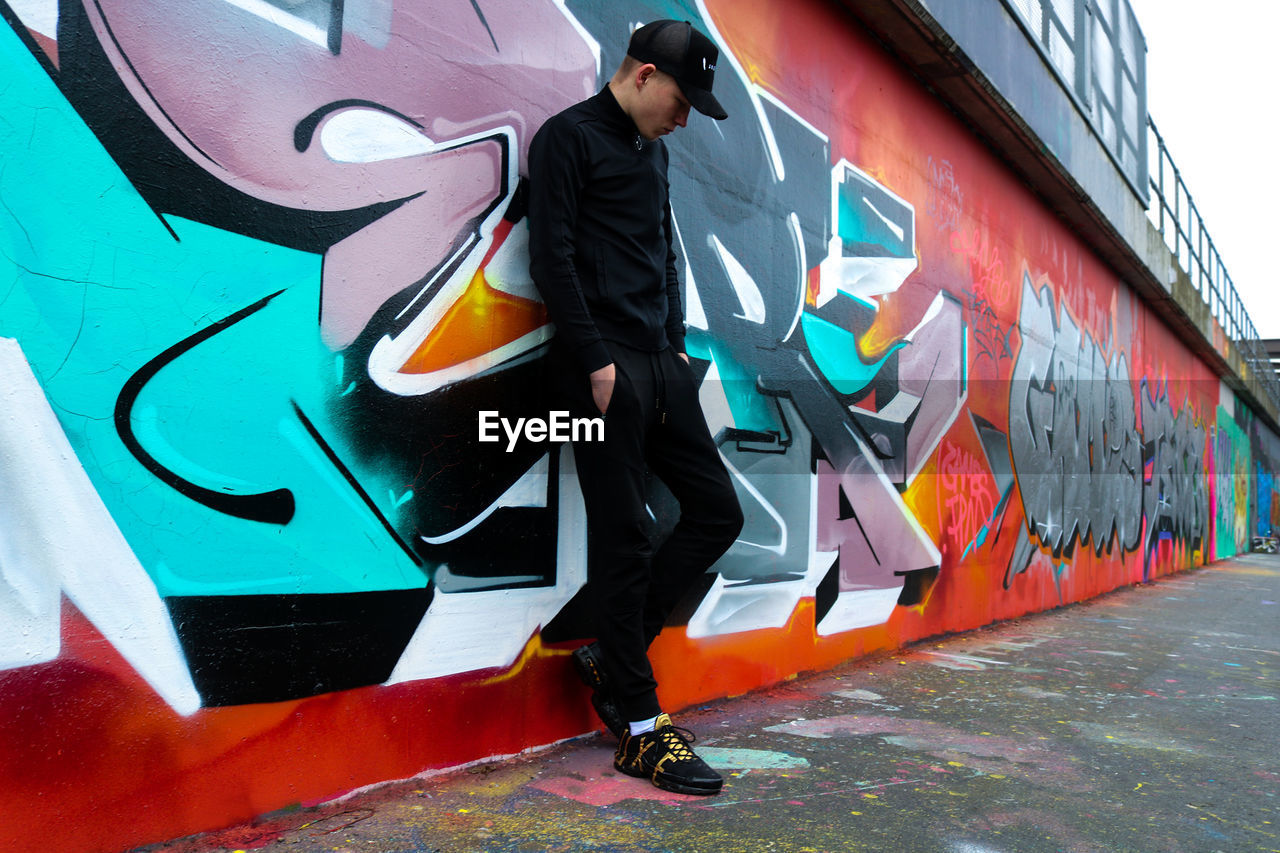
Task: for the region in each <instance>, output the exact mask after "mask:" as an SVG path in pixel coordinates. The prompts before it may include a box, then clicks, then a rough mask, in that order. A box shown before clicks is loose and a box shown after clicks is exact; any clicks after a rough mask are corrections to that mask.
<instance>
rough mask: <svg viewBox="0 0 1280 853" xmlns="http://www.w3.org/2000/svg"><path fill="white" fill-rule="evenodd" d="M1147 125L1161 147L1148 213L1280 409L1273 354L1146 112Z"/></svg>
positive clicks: (1153, 146)
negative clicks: (1267, 348) (1255, 325)
mask: <svg viewBox="0 0 1280 853" xmlns="http://www.w3.org/2000/svg"><path fill="white" fill-rule="evenodd" d="M1147 128H1148V130H1149V132H1150V136H1151V141H1152V143H1153V144H1151V145H1150V146H1149V149H1148V150H1150V151H1155V152H1157V153H1156V157H1155V158H1154V159H1153V160H1152V161H1151V169H1150V182H1151V196H1152V198H1151V203H1150V205H1149V206H1148V207H1147V216H1148V217H1150V218H1151V221H1152V222H1153V223H1154V224H1155V226H1156V227H1157V228H1158V229H1159V230H1160V234H1161V236H1162V237H1164V241H1165V244H1166V245H1168V247H1169V249H1170V250H1171V251H1172V252H1173V254H1174V256H1175V257H1176V258H1177V259H1178V265H1179V266H1180V267H1182V270H1183V272H1185V273H1186V274H1187V276H1188V278H1190V279H1191V283H1192V285H1193V286H1195V288H1196V291H1197V292H1199V294H1200V296H1201V298H1202V299H1204V301H1205V303H1206V304H1207V305H1208V306H1209V310H1210V312H1211V313H1212V315H1213V317H1214V319H1216V320H1217V321H1218V324H1219V325H1221V326H1222V329H1223V331H1224V332H1226V334H1227V337H1228V338H1229V339H1230V340H1231V342H1232V344H1233V345H1234V346H1235V348H1236V349H1237V350H1238V351H1239V352H1240V354H1241V357H1243V358H1244V360H1245V363H1246V364H1247V365H1248V366H1249V369H1250V370H1251V371H1252V372H1253V375H1254V376H1255V377H1256V378H1257V380H1258V382H1259V383H1261V385H1262V387H1263V388H1264V389H1265V390H1266V393H1267V396H1268V397H1270V399H1271V404H1272V406H1274V407H1275V408H1276V409H1277V410H1280V379H1277V378H1276V372H1275V370H1274V369H1273V367H1272V365H1271V357H1270V356H1269V355H1268V354H1267V350H1266V347H1265V346H1263V344H1262V339H1261V337H1260V336H1259V335H1258V330H1257V329H1256V328H1255V327H1254V325H1253V320H1252V319H1251V318H1250V317H1249V312H1248V310H1246V309H1245V307H1244V301H1243V300H1242V299H1241V298H1240V295H1239V294H1238V293H1237V292H1236V288H1235V284H1234V283H1232V281H1231V275H1230V274H1229V273H1228V272H1227V268H1226V265H1225V264H1223V263H1222V256H1221V255H1220V254H1219V253H1218V248H1217V246H1215V245H1214V243H1213V238H1212V237H1210V236H1209V231H1208V230H1207V229H1206V228H1205V226H1204V219H1203V218H1201V216H1200V210H1199V208H1197V207H1196V203H1195V200H1194V199H1192V198H1191V193H1190V192H1189V191H1188V190H1187V185H1186V183H1185V182H1183V180H1182V174H1181V173H1180V172H1179V171H1178V167H1177V165H1175V164H1174V162H1173V158H1172V157H1170V156H1169V149H1168V148H1167V147H1166V146H1165V144H1164V137H1162V136H1161V135H1160V131H1159V130H1157V129H1156V125H1155V122H1153V121H1152V120H1151V118H1150V116H1148V117H1147Z"/></svg>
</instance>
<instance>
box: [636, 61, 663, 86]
mask: <svg viewBox="0 0 1280 853" xmlns="http://www.w3.org/2000/svg"><path fill="white" fill-rule="evenodd" d="M657 70H658V66H656V65H654V64H653V63H652V62H646V63H644V64H643V65H641V66H640V67H639V68H637V69H636V76H635V81H636V88H639V87H641V86H643V85H644V84H645V83H646V82H647V81H648V80H649V78H650V77H652V76H653V75H654V72H656V71H657Z"/></svg>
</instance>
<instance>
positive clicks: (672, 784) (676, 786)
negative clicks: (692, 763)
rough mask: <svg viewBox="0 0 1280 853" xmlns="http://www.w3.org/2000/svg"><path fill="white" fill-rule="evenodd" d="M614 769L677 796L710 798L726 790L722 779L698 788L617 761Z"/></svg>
mask: <svg viewBox="0 0 1280 853" xmlns="http://www.w3.org/2000/svg"><path fill="white" fill-rule="evenodd" d="M613 769H614V770H617V771H618V772H619V773H625V774H627V775H628V776H634V777H635V778H637V779H648V780H649V781H650V782H652V783H653V784H654V786H655V787H657V788H661V789H662V790H664V791H671V792H672V793H675V794H692V795H693V796H696V797H709V796H712V795H714V794H718V793H720V790H721V789H722V788H724V780H723V779H721V780H720V781H719V782H715V783H710V784H708V785H706V786H697V785H688V784H685V783H683V782H677V781H674V780H672V779H669V778H666V777H663V776H653V777H650V776H649V775H648V774H646V773H645V772H644V771H643V770H631V769H628V768H626V767H623V766H622V765H621V764H618V763H617V762H616V761H615V762H614V764H613Z"/></svg>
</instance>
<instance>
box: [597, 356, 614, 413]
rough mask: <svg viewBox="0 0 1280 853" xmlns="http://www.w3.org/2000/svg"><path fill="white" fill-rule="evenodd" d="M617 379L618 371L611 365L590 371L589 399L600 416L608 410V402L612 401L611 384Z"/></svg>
mask: <svg viewBox="0 0 1280 853" xmlns="http://www.w3.org/2000/svg"><path fill="white" fill-rule="evenodd" d="M617 377H618V370H617V368H616V367H615V366H614V365H612V364H606V365H605V366H604V367H602V368H600V369H599V370H593V371H591V397H592V399H593V400H595V403H596V408H597V409H599V410H600V414H602V415H603V414H604V413H605V411H607V410H608V408H609V401H610V400H612V399H613V382H614V380H615V379H617Z"/></svg>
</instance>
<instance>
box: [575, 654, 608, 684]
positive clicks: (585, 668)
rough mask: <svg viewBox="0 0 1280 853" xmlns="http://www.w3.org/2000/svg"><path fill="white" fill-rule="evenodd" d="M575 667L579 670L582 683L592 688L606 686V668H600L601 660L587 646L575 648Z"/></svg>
mask: <svg viewBox="0 0 1280 853" xmlns="http://www.w3.org/2000/svg"><path fill="white" fill-rule="evenodd" d="M573 668H574V670H576V671H577V673H578V678H579V679H580V680H581V681H582V683H583V684H585V685H587V686H588V687H590V688H591V689H592V690H599V689H600V688H601V687H603V686H604V670H602V669H601V668H600V661H599V660H598V659H597V658H596V656H595V655H594V654H592V653H591V651H590V649H589V648H588V647H587V646H583V647H582V648H580V649H575V650H574V652H573Z"/></svg>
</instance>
